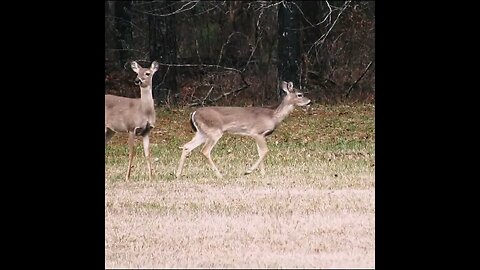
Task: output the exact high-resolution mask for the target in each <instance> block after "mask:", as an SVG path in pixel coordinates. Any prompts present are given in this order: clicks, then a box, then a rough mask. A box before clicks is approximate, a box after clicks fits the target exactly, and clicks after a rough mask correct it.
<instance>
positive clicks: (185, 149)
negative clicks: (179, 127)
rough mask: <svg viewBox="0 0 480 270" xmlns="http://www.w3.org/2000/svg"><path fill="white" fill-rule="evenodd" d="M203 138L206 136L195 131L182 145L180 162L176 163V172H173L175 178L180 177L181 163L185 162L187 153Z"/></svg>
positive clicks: (202, 140)
mask: <svg viewBox="0 0 480 270" xmlns="http://www.w3.org/2000/svg"><path fill="white" fill-rule="evenodd" d="M205 140H206V137H205V136H204V135H203V134H202V133H200V132H197V133H195V136H194V137H193V139H192V140H191V141H189V142H188V143H186V144H185V145H183V147H182V149H183V151H182V156H181V157H180V162H179V163H178V167H177V172H176V174H175V175H176V177H177V178H180V175H182V170H183V164H184V163H185V159H186V158H187V155H188V154H189V153H190V152H191V151H193V149H195V148H197V147H198V146H200V145H201V144H202V143H204V142H205Z"/></svg>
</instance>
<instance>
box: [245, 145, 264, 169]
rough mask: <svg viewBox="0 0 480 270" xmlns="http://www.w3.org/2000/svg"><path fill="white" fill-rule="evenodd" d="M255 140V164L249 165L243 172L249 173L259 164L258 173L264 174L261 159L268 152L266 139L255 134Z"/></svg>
mask: <svg viewBox="0 0 480 270" xmlns="http://www.w3.org/2000/svg"><path fill="white" fill-rule="evenodd" d="M254 138H255V141H256V142H257V150H258V156H259V158H258V160H257V161H256V162H255V164H253V165H252V167H250V168H249V169H248V170H247V171H246V172H245V174H250V173H252V172H253V171H254V170H255V169H257V167H258V166H259V165H260V164H262V165H261V167H260V173H261V174H262V175H263V174H265V165H264V164H263V160H264V159H265V156H266V155H267V153H268V148H267V141H266V140H265V137H263V136H255V137H254ZM262 167H263V172H262Z"/></svg>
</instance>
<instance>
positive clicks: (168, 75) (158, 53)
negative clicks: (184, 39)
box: [148, 1, 178, 105]
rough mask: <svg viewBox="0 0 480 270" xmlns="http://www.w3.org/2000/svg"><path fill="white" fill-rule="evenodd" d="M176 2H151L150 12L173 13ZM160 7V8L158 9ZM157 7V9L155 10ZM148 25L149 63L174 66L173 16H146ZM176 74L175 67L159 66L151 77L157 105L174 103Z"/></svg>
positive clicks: (175, 45) (175, 44)
mask: <svg viewBox="0 0 480 270" xmlns="http://www.w3.org/2000/svg"><path fill="white" fill-rule="evenodd" d="M175 2H176V1H162V2H161V3H159V2H152V3H151V5H152V8H151V11H152V12H153V13H157V12H158V11H157V10H161V11H160V12H162V14H168V13H172V12H174V11H175V8H174V6H175ZM159 6H160V7H159ZM157 7H159V8H158V9H157ZM148 24H149V56H150V61H158V62H160V63H163V64H175V63H176V62H177V40H176V34H175V33H176V32H175V31H176V29H175V15H169V16H156V15H155V14H154V15H149V16H148ZM176 76H177V72H176V68H175V67H168V66H163V65H161V66H160V70H159V71H158V72H157V73H156V74H155V76H154V77H153V98H154V99H155V103H156V104H157V105H158V104H160V103H161V102H165V103H166V104H171V103H175V102H176V100H175V96H176V93H177V92H178V89H177V80H176Z"/></svg>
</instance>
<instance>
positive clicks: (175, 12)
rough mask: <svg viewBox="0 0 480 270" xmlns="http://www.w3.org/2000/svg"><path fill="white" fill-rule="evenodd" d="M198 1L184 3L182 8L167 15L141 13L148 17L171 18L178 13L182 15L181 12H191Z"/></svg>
mask: <svg viewBox="0 0 480 270" xmlns="http://www.w3.org/2000/svg"><path fill="white" fill-rule="evenodd" d="M199 2H200V1H199V0H197V1H188V2H187V3H185V4H184V5H183V6H181V7H180V8H179V9H177V10H175V11H173V12H170V13H167V14H159V13H153V12H148V11H141V12H142V13H145V14H148V15H153V16H158V17H167V16H171V15H175V14H178V13H182V12H185V11H188V10H191V9H192V8H194V7H195V6H196V5H197V4H198V3H199ZM192 3H194V4H193V5H192V6H191V7H188V8H185V7H186V6H187V5H189V4H192Z"/></svg>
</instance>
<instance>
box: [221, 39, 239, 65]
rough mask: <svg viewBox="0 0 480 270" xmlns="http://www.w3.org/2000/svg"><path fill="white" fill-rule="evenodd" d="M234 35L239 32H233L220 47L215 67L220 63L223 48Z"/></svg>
mask: <svg viewBox="0 0 480 270" xmlns="http://www.w3.org/2000/svg"><path fill="white" fill-rule="evenodd" d="M235 34H241V33H240V32H233V33H231V34H230V35H229V36H228V38H227V41H226V42H225V43H223V45H222V48H221V49H220V55H219V56H218V61H217V66H218V65H220V61H221V60H222V55H223V49H224V48H225V46H226V45H227V44H228V43H230V39H231V38H232V36H233V35H235Z"/></svg>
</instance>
